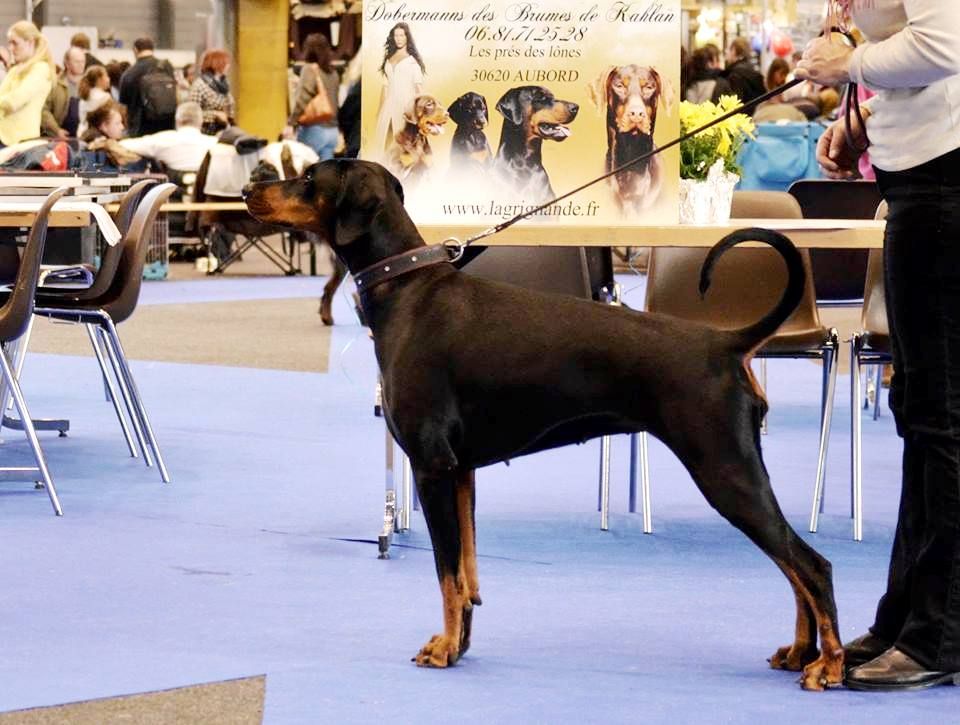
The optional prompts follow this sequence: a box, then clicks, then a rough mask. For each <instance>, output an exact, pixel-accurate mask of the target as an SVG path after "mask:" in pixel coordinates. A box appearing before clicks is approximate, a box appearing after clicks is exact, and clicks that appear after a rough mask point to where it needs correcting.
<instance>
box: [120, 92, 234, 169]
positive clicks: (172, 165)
mask: <svg viewBox="0 0 960 725" xmlns="http://www.w3.org/2000/svg"><path fill="white" fill-rule="evenodd" d="M174 122H175V124H176V129H175V130H173V131H159V132H158V133H151V134H148V135H146V136H139V137H137V138H125V139H123V140H122V141H120V143H121V144H122V145H123V147H124V148H127V149H130V150H131V151H133V152H135V153H137V154H139V155H140V156H145V157H147V158H151V159H155V160H156V161H159V162H161V163H162V164H163V165H164V166H165V167H166V168H168V169H170V170H172V171H181V172H183V171H192V172H196V171H197V169H199V168H200V164H201V163H202V162H203V157H204V156H206V154H207V151H209V150H210V148H211V147H212V146H214V145H215V144H216V143H217V137H216V136H207V135H205V134H203V133H201V132H200V127H201V126H202V125H203V110H202V109H201V108H200V105H199V104H198V103H192V102H187V103H181V104H180V105H179V106H177V115H176V117H175V119H174Z"/></svg>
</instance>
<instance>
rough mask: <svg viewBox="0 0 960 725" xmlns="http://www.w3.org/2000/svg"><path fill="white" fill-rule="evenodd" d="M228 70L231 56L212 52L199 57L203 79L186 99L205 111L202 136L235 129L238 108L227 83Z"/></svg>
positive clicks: (220, 50)
mask: <svg viewBox="0 0 960 725" xmlns="http://www.w3.org/2000/svg"><path fill="white" fill-rule="evenodd" d="M229 70H230V53H228V52H227V51H225V50H222V49H221V48H211V49H210V50H207V51H205V52H204V54H203V55H202V56H201V57H200V75H199V76H198V77H197V79H196V80H195V81H194V82H193V85H192V86H190V95H189V96H188V97H187V98H188V100H191V101H193V102H194V103H197V104H198V105H199V106H200V108H202V109H203V129H202V131H203V133H207V134H211V135H213V134H217V133H219V132H220V131H222V130H223V129H225V128H226V127H227V126H231V125H233V121H234V118H235V117H236V107H237V104H236V101H234V99H233V94H232V93H231V92H230V82H229V81H228V80H227V72H228V71H229Z"/></svg>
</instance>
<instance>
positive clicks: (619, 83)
mask: <svg viewBox="0 0 960 725" xmlns="http://www.w3.org/2000/svg"><path fill="white" fill-rule="evenodd" d="M589 90H590V95H591V98H592V99H593V101H594V103H595V104H596V105H597V107H598V108H599V109H600V110H601V111H603V112H605V114H606V128H607V155H606V170H607V171H612V170H613V169H615V168H617V167H619V166H622V165H624V164H625V163H627V162H629V161H632V160H633V159H635V158H637V157H638V156H641V155H642V154H644V153H648V152H650V151H652V150H653V149H654V140H653V134H654V131H655V129H656V124H657V109H658V108H659V107H660V106H662V107H663V109H664V110H665V111H666V112H667V113H670V111H671V109H672V108H673V102H674V100H673V90H672V87H671V86H670V83H669V82H668V81H665V80H664V79H662V78H661V76H660V74H659V73H658V72H657V70H656V69H655V68H652V67H649V66H641V65H635V64H631V65H621V66H615V67H613V68H610V69H608V70H606V71H604V72H603V73H601V74H600V76H599V77H598V78H597V80H596V81H594V83H592V84H591V86H590V89H589ZM610 183H611V185H612V186H613V187H614V191H615V193H616V195H617V200H618V202H619V203H620V205H621V208H633V209H642V208H645V207H647V206H649V205H650V204H652V203H653V202H654V201H655V200H656V197H657V195H658V192H659V188H660V163H659V161H658V160H657V159H656V157H654V158H653V159H650V160H648V161H646V162H641V163H638V164H635V165H633V166H631V167H630V168H629V169H626V170H624V171H622V172H620V173H618V174H616V175H615V176H614V177H611V180H610Z"/></svg>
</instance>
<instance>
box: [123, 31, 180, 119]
mask: <svg viewBox="0 0 960 725" xmlns="http://www.w3.org/2000/svg"><path fill="white" fill-rule="evenodd" d="M133 53H134V55H135V56H136V59H137V60H136V62H135V63H134V64H133V65H132V66H130V67H129V68H128V69H127V70H126V71H125V72H124V74H123V77H122V78H121V79H120V103H122V104H123V105H124V106H126V108H127V113H128V122H129V126H128V128H129V129H130V135H131V136H142V135H143V134H146V133H156V132H157V131H166V130H167V129H172V128H173V127H174V114H175V113H176V110H177V82H176V80H175V79H174V77H173V66H171V65H170V64H169V63H168V62H167V61H165V60H160V59H159V58H157V57H156V56H155V55H154V47H153V40H152V39H151V38H137V39H136V40H135V41H133Z"/></svg>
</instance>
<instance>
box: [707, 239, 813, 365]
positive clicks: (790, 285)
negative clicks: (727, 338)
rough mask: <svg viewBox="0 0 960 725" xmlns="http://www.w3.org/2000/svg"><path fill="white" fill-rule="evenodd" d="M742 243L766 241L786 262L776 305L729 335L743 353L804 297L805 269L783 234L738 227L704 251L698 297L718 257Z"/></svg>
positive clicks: (776, 324)
mask: <svg viewBox="0 0 960 725" xmlns="http://www.w3.org/2000/svg"><path fill="white" fill-rule="evenodd" d="M741 242H763V243H765V244H769V245H770V246H771V247H773V248H774V249H776V250H777V251H778V252H779V253H780V256H781V257H783V260H784V262H786V264H787V286H786V289H785V290H784V291H783V296H782V297H781V298H780V301H779V302H778V303H777V304H776V306H775V307H774V308H773V309H772V310H771V311H770V312H769V313H767V314H766V315H764V316H763V317H761V318H760V319H759V320H757V321H756V322H755V323H753V324H752V325H748V326H747V327H743V328H741V329H739V330H734V331H732V334H733V335H734V336H735V337H736V338H737V339H739V340H740V344H738V345H737V347H738V348H740V349H741V350H742V351H744V352H746V351H748V350H751V349H753V348H755V347H758V346H759V345H760V344H761V343H762V342H763V341H764V340H766V339H767V338H768V337H770V336H771V335H772V334H773V333H774V332H776V331H777V328H778V327H780V325H782V324H783V323H784V321H785V320H786V319H787V318H788V317H790V315H791V314H793V311H794V310H795V309H796V308H797V305H798V304H799V303H800V300H801V299H802V298H803V288H804V285H805V284H806V271H805V269H804V266H803V258H802V257H801V256H800V252H799V251H797V248H796V247H795V246H793V242H791V241H790V240H789V239H788V238H787V237H785V236H784V235H783V234H780V233H779V232H774V231H771V230H770V229H760V228H758V227H751V228H749V229H739V230H737V231H735V232H732V233H730V234H728V235H727V236H725V237H724V238H723V239H721V240H720V241H719V242H717V243H716V244H715V245H714V247H713V248H712V249H711V250H710V253H709V254H707V258H706V259H705V260H704V262H703V268H702V269H701V270H700V295H701V296H703V295H704V294H705V293H706V291H707V290H708V289H709V288H710V277H711V275H712V274H713V268H714V265H716V263H717V260H718V259H720V257H721V256H722V255H723V254H724V252H726V251H727V250H728V249H730V248H731V247H734V246H736V245H737V244H740V243H741Z"/></svg>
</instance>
